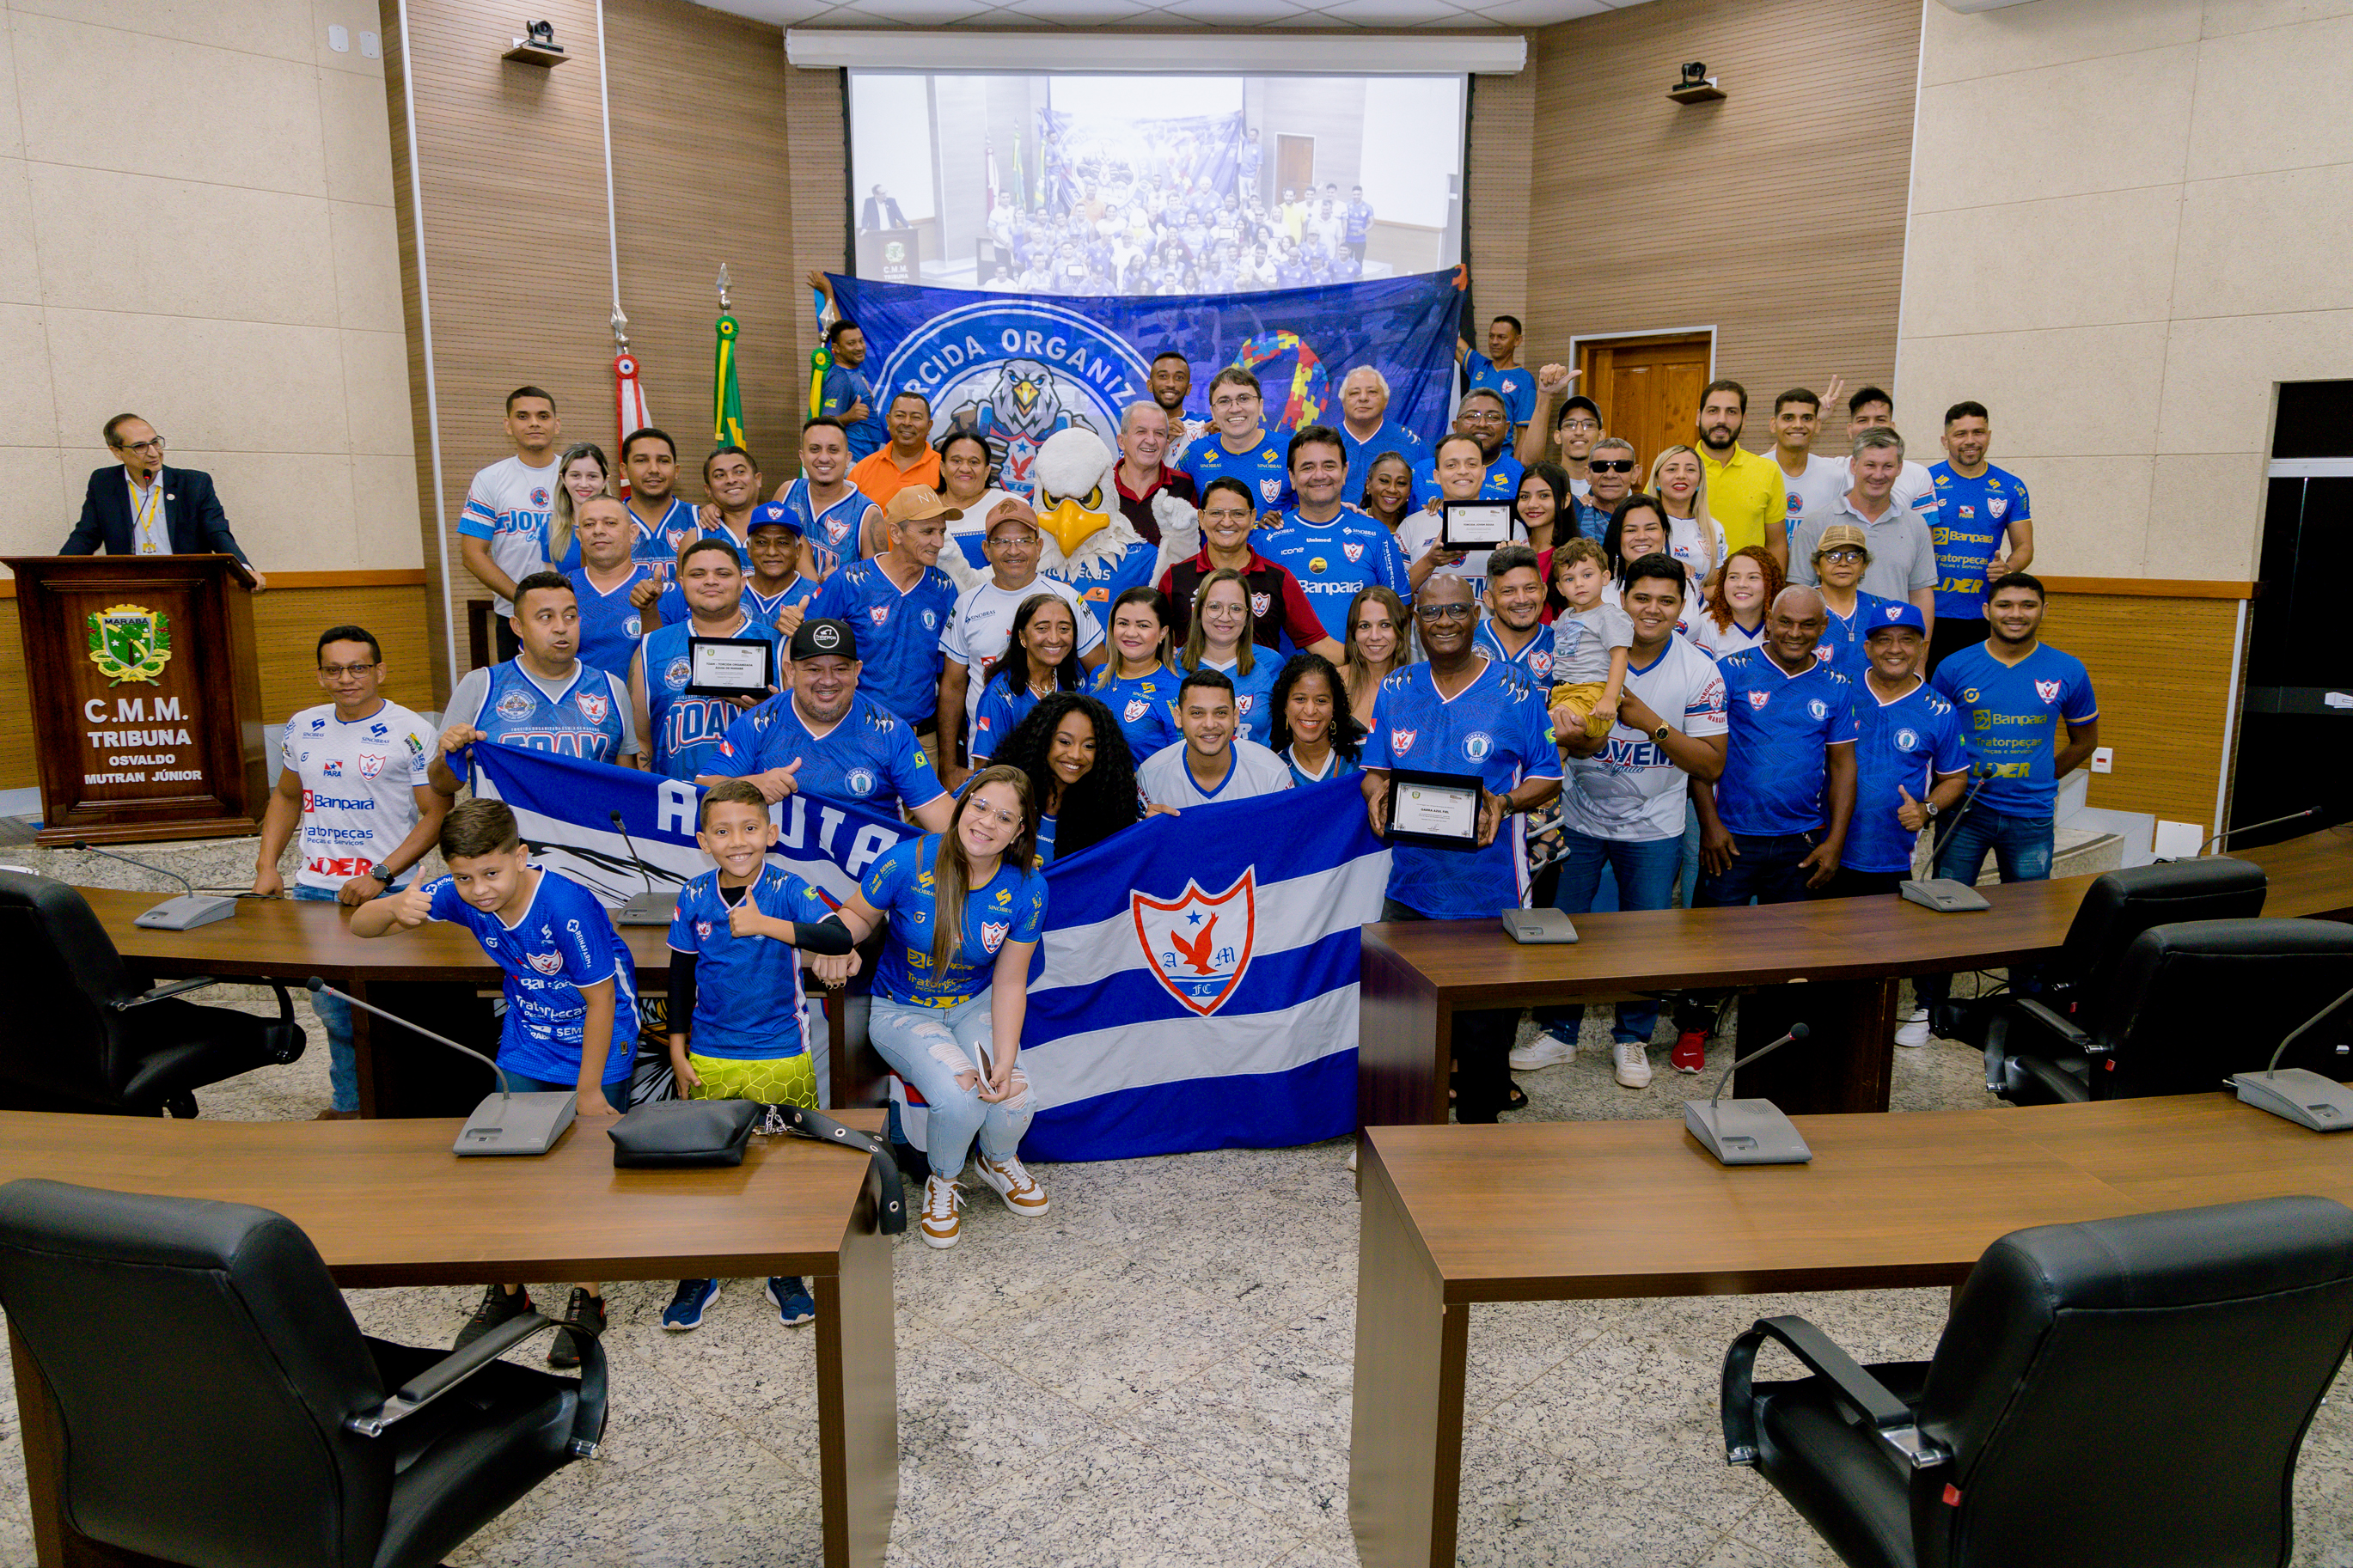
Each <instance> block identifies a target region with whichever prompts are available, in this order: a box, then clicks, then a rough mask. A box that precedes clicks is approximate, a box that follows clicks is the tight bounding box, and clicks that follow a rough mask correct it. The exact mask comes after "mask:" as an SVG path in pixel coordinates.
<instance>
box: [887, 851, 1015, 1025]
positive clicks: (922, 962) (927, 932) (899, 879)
mask: <svg viewBox="0 0 2353 1568" xmlns="http://www.w3.org/2000/svg"><path fill="white" fill-rule="evenodd" d="M939 849H940V836H939V835H938V834H936V833H930V834H926V835H924V836H923V837H921V838H908V839H902V840H901V841H900V842H899V843H898V844H897V845H896V846H894V847H892V848H891V849H889V850H886V851H885V852H884V853H883V855H882V858H881V859H879V860H877V861H875V862H874V864H873V866H872V867H871V868H869V869H868V870H867V873H866V878H865V880H864V881H863V882H862V883H861V884H860V887H859V891H860V893H861V894H863V895H864V896H865V899H866V902H867V904H868V905H869V907H871V908H872V909H875V910H880V911H881V913H882V914H883V915H884V916H885V917H886V918H887V919H888V920H889V921H890V925H891V934H890V936H889V937H888V939H886V940H885V941H884V942H883V944H882V958H881V963H877V964H876V965H875V966H874V994H875V995H877V996H881V997H884V998H886V999H888V1000H890V1001H892V1002H902V1003H905V1004H906V1005H909V1006H911V1007H953V1006H955V1005H956V1004H957V1003H959V1002H962V1001H964V1000H965V999H966V998H968V997H973V996H977V995H979V994H981V993H982V992H984V991H986V990H987V989H988V984H989V981H990V980H991V979H992V978H993V977H994V975H995V973H996V964H997V950H998V949H1000V948H1002V947H1003V946H1004V945H1005V944H1006V943H1007V942H1036V941H1037V940H1038V939H1039V936H1040V935H1041V934H1043V932H1044V931H1045V929H1046V879H1045V878H1044V877H1042V876H1040V875H1039V874H1038V873H1037V872H1035V871H1031V870H1028V869H1026V868H1025V869H1022V870H1018V871H1017V870H1016V869H1014V868H1012V867H1010V866H1007V865H1003V864H1000V865H998V867H997V875H996V876H994V877H991V878H990V879H988V881H987V883H986V884H984V885H983V886H981V887H977V888H975V889H972V890H971V891H969V892H967V893H966V894H965V900H964V918H963V920H962V921H961V922H959V923H960V924H961V926H962V928H963V929H962V932H961V934H962V937H963V940H962V941H961V942H958V943H957V944H956V946H955V951H954V952H951V953H949V955H948V961H947V963H946V965H945V967H944V969H942V970H940V971H939V972H937V973H934V969H933V966H932V918H933V912H934V907H935V906H934V899H933V884H932V866H933V864H934V862H935V861H936V860H937V859H938V858H939Z"/></svg>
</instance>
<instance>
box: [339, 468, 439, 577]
mask: <svg viewBox="0 0 2353 1568" xmlns="http://www.w3.org/2000/svg"><path fill="white" fill-rule="evenodd" d="M352 511H353V532H354V535H355V537H356V538H357V540H358V543H359V555H358V558H357V564H358V565H359V566H360V567H361V568H362V569H364V570H369V571H376V570H383V569H385V568H401V569H413V568H416V567H419V566H422V565H424V564H425V552H424V544H423V541H422V539H421V538H420V537H419V534H418V531H417V465H416V463H415V462H414V461H413V460H412V459H411V458H409V456H408V454H407V453H406V452H405V451H404V452H402V453H401V454H400V455H399V456H397V457H377V456H374V455H372V454H369V453H364V452H363V453H359V454H356V455H354V456H353V458H352Z"/></svg>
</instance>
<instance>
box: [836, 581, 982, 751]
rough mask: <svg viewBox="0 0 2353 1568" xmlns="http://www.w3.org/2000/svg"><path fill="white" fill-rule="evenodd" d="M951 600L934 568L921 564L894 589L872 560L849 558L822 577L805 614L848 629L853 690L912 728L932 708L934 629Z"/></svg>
mask: <svg viewBox="0 0 2353 1568" xmlns="http://www.w3.org/2000/svg"><path fill="white" fill-rule="evenodd" d="M955 601H956V587H955V583H954V582H953V581H951V580H950V578H949V577H948V574H946V573H944V572H943V571H941V570H940V569H939V568H938V567H936V566H926V567H924V568H923V574H922V575H921V576H919V577H917V578H916V579H915V581H914V583H913V585H911V586H909V587H906V588H902V587H900V586H899V584H896V583H893V582H892V581H891V579H890V577H889V576H888V575H887V574H885V573H884V572H883V570H882V567H881V563H879V562H874V561H853V562H851V563H849V565H847V566H844V567H843V568H842V569H841V570H840V571H839V572H836V573H835V574H833V575H832V576H830V577H828V578H827V579H826V580H825V586H823V587H822V588H819V589H818V591H817V596H816V597H815V598H813V599H811V600H810V601H809V605H808V615H809V618H810V619H811V620H823V619H828V618H839V619H840V620H845V621H848V622H849V624H850V626H853V627H854V628H856V630H857V634H858V658H859V660H860V663H862V664H863V665H865V667H866V668H865V671H864V673H863V674H861V675H860V677H859V686H860V690H861V691H862V692H863V693H864V694H865V695H867V696H869V697H871V698H872V699H874V700H875V701H877V702H880V703H881V705H882V706H883V707H885V708H888V709H889V710H891V711H892V712H893V713H896V714H897V715H899V717H900V718H902V719H904V720H905V721H907V722H908V723H909V724H911V725H919V724H921V723H923V721H925V720H927V719H929V718H930V717H931V716H932V715H933V713H934V712H935V711H937V710H938V709H939V705H940V665H941V662H942V655H941V653H940V628H941V627H942V626H945V625H947V621H948V613H949V612H950V611H952V610H954V609H955Z"/></svg>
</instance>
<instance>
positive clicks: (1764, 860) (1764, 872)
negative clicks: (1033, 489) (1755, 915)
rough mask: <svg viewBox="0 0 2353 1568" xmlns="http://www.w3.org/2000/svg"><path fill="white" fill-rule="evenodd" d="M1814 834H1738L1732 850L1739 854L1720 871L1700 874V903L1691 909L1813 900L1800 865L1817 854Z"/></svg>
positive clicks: (1803, 870) (1795, 902) (1794, 902)
mask: <svg viewBox="0 0 2353 1568" xmlns="http://www.w3.org/2000/svg"><path fill="white" fill-rule="evenodd" d="M1818 837H1820V836H1819V835H1818V834H1814V833H1736V834H1734V835H1733V836H1732V845H1733V847H1734V848H1736V849H1737V850H1738V851H1739V853H1738V854H1737V855H1735V856H1734V857H1733V858H1732V864H1731V865H1729V866H1726V867H1725V868H1724V869H1723V870H1721V871H1705V872H1702V873H1701V874H1700V879H1699V895H1698V902H1696V903H1695V904H1694V905H1693V906H1692V907H1693V908H1694V909H1702V910H1717V909H1727V908H1734V907H1737V906H1738V905H1741V904H1745V903H1746V902H1748V901H1749V900H1751V899H1754V900H1756V901H1757V902H1758V903H1760V904H1798V903H1803V902H1804V901H1805V900H1808V899H1810V898H1812V897H1813V890H1812V889H1810V888H1808V887H1807V886H1806V870H1805V868H1804V867H1802V866H1800V865H1799V861H1801V860H1803V859H1804V858H1806V857H1807V856H1809V855H1810V854H1812V853H1813V852H1814V844H1815V842H1816V840H1817V838H1818Z"/></svg>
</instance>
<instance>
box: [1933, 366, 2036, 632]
mask: <svg viewBox="0 0 2353 1568" xmlns="http://www.w3.org/2000/svg"><path fill="white" fill-rule="evenodd" d="M1992 444H1993V425H1992V423H1991V421H1990V419H1989V416H1988V415H1987V414H1986V407H1985V405H1984V404H1982V403H1956V404H1954V405H1952V406H1951V407H1950V408H1947V409H1946V410H1945V460H1944V461H1943V462H1941V463H1938V464H1937V465H1936V467H1934V468H1930V469H1929V470H1928V478H1929V479H1931V480H1933V481H1934V482H1935V484H1936V526H1935V527H1934V528H1932V529H1930V530H1929V533H1930V534H1931V536H1932V537H1934V539H1935V540H1936V629H1935V630H1934V632H1933V633H1932V634H1931V636H1930V637H1929V641H1928V668H1929V669H1930V670H1931V671H1933V670H1935V668H1936V666H1938V665H1939V664H1942V663H1943V662H1944V661H1945V660H1946V659H1947V658H1949V657H1950V656H1951V655H1953V654H1956V653H1958V652H1959V651H1960V650H1961V649H1963V648H1965V647H1972V646H1974V645H1975V644H1978V643H1981V642H1983V641H1984V640H1985V638H1986V626H1987V622H1986V618H1985V615H1984V613H1983V612H1984V607H1985V596H1986V588H1987V586H1988V584H1993V583H1999V582H2000V581H2001V580H2002V578H2004V577H2005V576H2007V575H2009V574H2010V573H2012V572H2023V571H2025V570H2026V568H2027V565H2028V563H2031V561H2033V559H2034V509H2033V506H2032V504H2031V502H2029V501H2028V500H2027V499H2026V481H2025V480H2024V479H2020V478H2019V477H2018V476H2017V475H2016V474H2013V473H2011V472H2010V470H2009V469H2008V468H1995V467H1994V466H1993V465H1992V464H1990V463H1989V462H1987V461H1986V448H1987V447H1989V446H1991V445H1992ZM2005 540H2007V542H2009V545H2010V548H2009V549H2008V550H2007V551H2004V550H2003V549H2002V544H2003V542H2004V541H2005Z"/></svg>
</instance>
